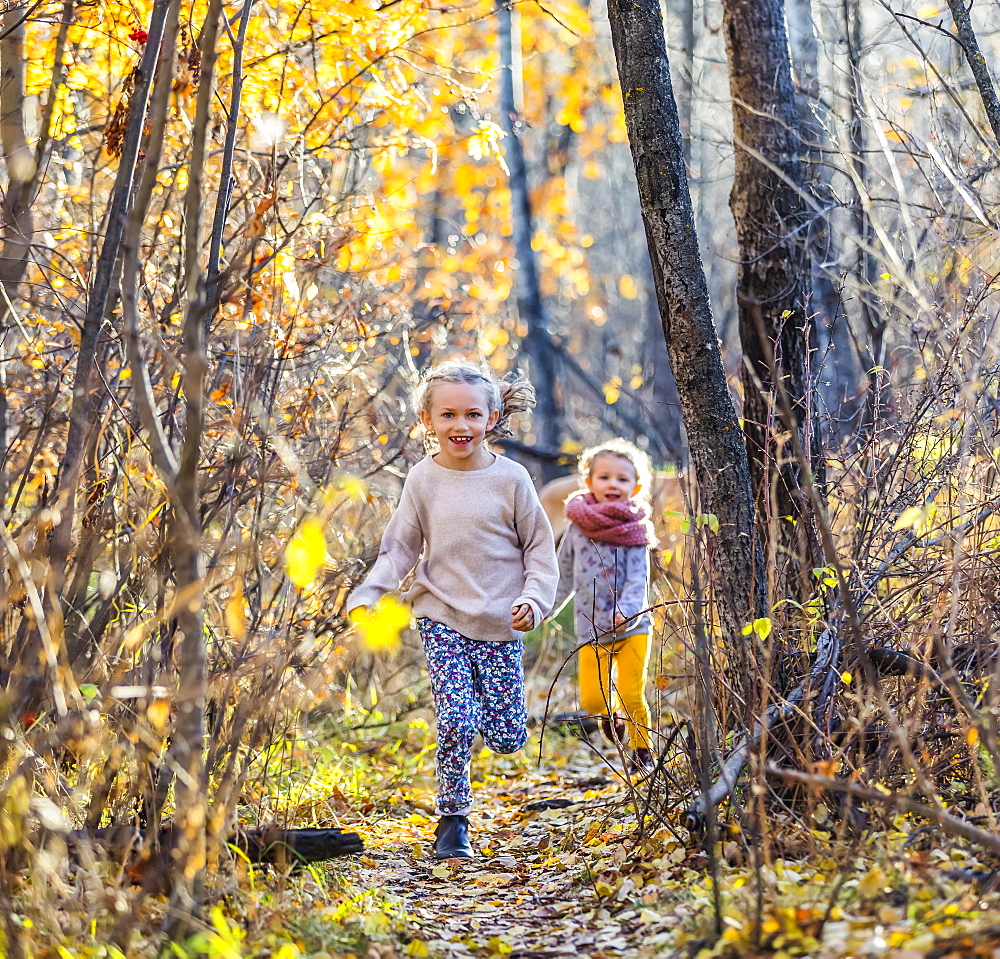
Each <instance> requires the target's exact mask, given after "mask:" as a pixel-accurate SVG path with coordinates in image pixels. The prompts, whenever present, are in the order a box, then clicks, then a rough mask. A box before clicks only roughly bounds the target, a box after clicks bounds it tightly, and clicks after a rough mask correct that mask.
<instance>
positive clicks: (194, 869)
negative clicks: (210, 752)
mask: <svg viewBox="0 0 1000 959" xmlns="http://www.w3.org/2000/svg"><path fill="white" fill-rule="evenodd" d="M222 3H223V0H209V4H208V11H207V13H206V16H205V24H204V26H203V27H202V33H201V77H200V80H199V86H198V103H197V108H196V113H195V120H194V137H193V140H192V143H191V163H190V167H189V181H188V189H187V194H186V196H185V202H184V221H185V235H184V243H185V249H184V259H185V276H186V280H187V299H188V307H187V312H186V314H185V316H184V368H185V369H184V444H183V447H182V449H181V455H180V459H179V463H178V469H177V473H176V476H175V478H174V481H173V483H171V484H170V487H169V493H170V501H171V506H172V507H173V542H172V544H171V546H172V552H173V555H174V560H175V567H174V568H175V577H176V583H177V593H176V597H177V598H176V599H175V602H176V603H177V632H178V636H179V644H178V648H177V653H176V662H177V668H178V674H179V675H178V690H177V725H176V728H175V734H174V740H173V742H172V744H171V749H170V762H171V765H172V766H173V769H174V772H175V775H176V777H177V780H176V784H175V787H174V788H175V794H176V797H177V828H178V843H179V845H178V847H177V861H176V862H175V864H174V870H173V888H174V892H173V896H172V899H171V905H172V906H173V910H172V915H171V918H170V921H169V925H168V933H169V935H170V937H171V938H172V939H173V940H175V941H183V940H184V939H185V938H187V936H188V935H190V934H191V932H192V931H193V929H194V926H193V923H192V920H193V918H194V917H196V916H197V915H198V913H199V912H200V910H201V907H202V904H203V899H204V883H205V866H206V863H207V855H208V848H207V847H208V840H207V834H206V832H207V823H208V800H207V795H206V792H207V782H206V780H205V704H206V701H207V698H208V668H207V663H206V649H205V627H204V589H205V584H204V569H203V565H204V564H203V560H202V543H201V537H202V530H201V515H200V512H199V509H198V459H199V455H200V452H201V437H202V432H203V428H204V416H205V413H204V396H205V375H206V372H207V369H208V363H207V358H206V353H205V320H206V317H207V316H208V315H209V314H210V313H211V310H212V304H211V303H210V302H209V300H208V296H209V289H208V283H207V281H206V277H205V275H204V273H203V271H202V270H201V269H200V268H199V263H198V258H199V251H200V249H201V218H202V208H203V198H202V190H203V181H204V167H205V152H206V150H205V144H206V138H207V132H208V128H209V126H210V121H211V109H212V102H213V97H214V80H215V63H216V59H217V50H216V46H217V42H218V35H219V25H220V19H221V15H222V9H223V6H222ZM226 188H227V185H226V184H225V183H222V184H220V187H219V189H220V190H222V191H224V190H226Z"/></svg>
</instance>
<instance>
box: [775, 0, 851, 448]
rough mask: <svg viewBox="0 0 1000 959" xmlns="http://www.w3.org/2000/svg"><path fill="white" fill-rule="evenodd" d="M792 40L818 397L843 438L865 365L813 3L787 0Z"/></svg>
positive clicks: (832, 426) (828, 420) (832, 427)
mask: <svg viewBox="0 0 1000 959" xmlns="http://www.w3.org/2000/svg"><path fill="white" fill-rule="evenodd" d="M786 15H787V22H788V39H789V46H790V48H791V56H792V68H793V80H794V83H795V93H796V103H797V105H798V115H799V132H800V134H801V137H802V147H803V150H802V156H803V160H804V162H805V164H806V166H805V170H804V171H803V172H804V174H805V179H806V182H807V183H808V186H809V190H810V196H811V199H812V206H813V212H812V215H811V217H810V223H809V227H808V229H807V230H806V231H805V237H806V238H807V239H808V242H809V249H810V252H811V258H812V267H813V277H812V282H813V291H814V295H813V299H812V301H811V306H812V309H811V312H812V314H813V316H814V317H815V318H816V332H817V336H818V341H817V343H816V344H815V345H816V348H817V367H818V368H817V370H816V376H815V378H816V379H817V380H818V381H819V383H818V387H817V396H818V397H821V398H822V400H823V404H822V405H823V407H824V414H826V415H824V417H823V419H824V422H825V423H827V424H828V425H829V428H830V432H831V434H842V433H843V431H844V427H845V426H846V425H847V423H848V422H849V421H850V419H851V414H852V412H853V410H854V407H855V405H856V402H857V393H858V384H859V380H860V375H861V371H860V364H859V362H858V355H857V350H856V349H855V347H854V342H853V339H852V335H851V328H850V325H849V323H848V321H847V316H846V313H845V311H844V308H843V306H842V303H841V296H840V290H839V285H840V277H839V266H840V263H839V261H840V246H841V241H840V237H839V235H838V233H837V230H836V229H834V225H833V223H832V222H831V215H832V214H833V212H834V211H835V210H836V209H838V207H839V202H838V200H837V198H836V197H835V196H834V191H833V190H832V189H831V186H830V175H831V164H830V163H828V162H827V158H828V157H829V156H830V155H831V153H832V151H833V150H834V146H835V145H834V144H833V143H832V142H831V139H830V134H829V132H828V131H829V130H830V129H832V128H833V126H834V124H832V123H831V122H830V119H831V118H830V111H829V109H828V107H827V106H826V105H825V104H824V101H823V90H822V86H821V83H820V67H819V39H818V38H819V33H818V29H817V24H816V21H815V16H814V9H813V3H812V0H787V9H786Z"/></svg>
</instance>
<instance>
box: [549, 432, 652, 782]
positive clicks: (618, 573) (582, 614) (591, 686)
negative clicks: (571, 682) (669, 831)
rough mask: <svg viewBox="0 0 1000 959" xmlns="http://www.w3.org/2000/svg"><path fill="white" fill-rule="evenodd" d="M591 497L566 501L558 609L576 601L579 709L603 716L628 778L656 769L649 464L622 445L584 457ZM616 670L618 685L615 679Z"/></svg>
mask: <svg viewBox="0 0 1000 959" xmlns="http://www.w3.org/2000/svg"><path fill="white" fill-rule="evenodd" d="M580 472H581V473H582V475H583V477H584V482H585V483H586V486H587V492H583V491H581V492H579V493H575V494H573V495H572V496H571V497H570V498H569V499H568V500H567V501H566V518H567V519H568V520H569V526H568V528H567V530H566V534H565V536H564V537H563V540H562V543H561V545H560V547H559V591H558V593H557V595H556V609H559V608H560V607H561V606H563V605H564V604H565V602H566V601H567V600H568V599H569V597H570V596H575V599H574V605H575V613H574V622H575V624H576V637H577V642H578V643H583V642H586V641H587V639H588V638H589V639H590V640H591V642H590V644H589V645H586V646H583V647H582V648H581V649H580V658H579V683H580V706H581V708H582V709H584V710H585V711H586V712H589V713H594V714H596V715H599V716H600V717H601V718H602V719H601V726H602V729H604V730H605V733H606V734H607V735H608V736H609V738H611V739H612V741H613V742H615V743H616V744H617V745H625V743H624V739H625V734H626V731H627V734H628V744H629V746H630V747H631V755H630V758H629V761H628V772H629V775H630V776H633V777H635V778H645V777H646V776H648V775H649V774H650V773H651V772H652V770H653V757H652V752H651V749H650V738H649V733H650V715H649V706H648V704H647V702H646V695H645V688H646V671H647V667H648V664H649V649H650V643H649V635H650V629H651V620H650V615H649V612H648V606H649V601H648V594H649V549H650V547H651V546H652V545H653V544H654V543H655V538H654V535H653V527H652V524H651V523H650V522H649V519H648V518H647V517H648V512H649V510H648V507H647V505H646V503H645V501H644V500H639V497H640V496H641V495H644V493H645V491H646V490H647V489H649V486H650V482H651V468H650V462H649V457H648V456H646V454H645V453H643V452H642V451H641V450H640V449H638V448H637V447H635V446H634V445H633V444H631V443H629V442H627V441H626V440H623V439H616V440H613V441H611V442H610V443H605V444H603V445H601V446H596V447H594V448H593V449H589V450H587V451H586V452H584V454H583V455H582V456H581V458H580ZM616 667H617V679H615V678H613V672H614V671H615V668H616Z"/></svg>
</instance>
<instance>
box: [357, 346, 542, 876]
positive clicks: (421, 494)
mask: <svg viewBox="0 0 1000 959" xmlns="http://www.w3.org/2000/svg"><path fill="white" fill-rule="evenodd" d="M534 403H535V392H534V390H533V389H532V387H531V384H530V383H528V381H527V380H526V379H524V377H522V376H519V375H518V376H514V377H513V378H508V379H506V380H503V381H501V380H497V379H496V378H495V377H494V375H493V374H492V373H491V372H490V371H489V370H486V369H483V368H481V367H479V366H476V365H474V364H472V363H469V362H466V361H463V360H453V361H450V362H446V363H443V364H441V365H440V366H437V367H434V368H433V369H431V370H430V371H429V372H428V373H427V374H426V375H425V377H424V380H423V383H422V385H421V387H420V390H419V392H418V394H417V408H418V410H419V412H420V420H421V422H422V423H423V426H424V429H425V430H426V432H427V435H428V437H430V438H432V439H433V440H434V441H435V443H434V445H436V447H437V450H436V452H431V453H429V454H428V455H427V456H426V457H425V458H424V459H423V460H421V461H420V462H419V463H417V465H416V466H414V467H413V469H411V470H410V472H409V474H408V475H407V477H406V482H405V483H404V485H403V494H402V497H401V499H400V501H399V505H398V506H397V507H396V511H395V512H394V513H393V515H392V518H391V519H390V520H389V523H388V525H387V526H386V529H385V533H384V534H383V535H382V544H381V546H380V548H379V555H378V559H377V560H376V561H375V565H374V566H373V567H372V569H371V572H370V573H369V574H368V576H367V577H366V578H365V580H364V582H363V583H362V584H361V585H360V586H359V587H358V588H357V589H356V590H355V591H354V592H353V593H352V594H351V596H350V598H349V600H348V603H347V610H348V615H351V614H352V613H353V612H354V611H355V610H358V609H359V608H362V607H369V606H371V605H373V604H374V603H376V602H377V601H378V600H379V599H380V598H381V597H382V596H383V595H384V594H385V593H387V592H392V591H394V590H397V589H399V587H400V584H401V583H402V582H403V580H404V579H405V578H406V576H407V575H408V574H409V573H410V571H411V570H412V569H413V568H414V566H416V574H415V577H414V580H413V585H412V586H410V588H409V590H408V591H407V593H406V597H405V598H406V600H407V601H408V602H409V603H410V605H411V606H412V607H413V612H414V614H415V615H416V617H417V625H418V627H419V629H420V637H421V640H422V641H423V647H424V653H425V655H426V657H427V667H428V670H429V671H430V677H431V688H432V690H433V693H434V707H435V712H436V716H437V776H438V796H437V812H438V815H439V816H440V820H439V821H438V825H437V829H436V830H435V835H436V840H435V843H434V855H435V856H436V857H437V858H438V859H449V858H452V857H461V858H469V857H471V856H473V855H474V852H473V850H472V845H471V843H470V841H469V820H468V816H469V810H470V809H471V807H472V786H471V781H470V776H469V767H470V763H471V759H472V743H473V740H474V738H475V736H476V733H477V732H481V733H482V735H483V738H484V740H485V741H486V745H487V746H489V748H490V749H492V750H493V751H494V752H498V753H513V752H516V751H517V750H519V749H521V748H522V747H523V746H524V743H525V741H526V739H527V735H528V732H527V726H526V720H527V713H526V710H525V704H524V673H523V666H522V657H523V655H524V643H523V641H522V640H521V638H520V636H519V635H518V634H519V633H523V632H527V631H528V630H529V629H531V628H533V627H534V626H535V625H537V624H538V623H540V622H541V621H542V618H543V617H544V616H545V615H546V614H547V613H548V611H549V609H550V608H551V606H552V600H553V598H554V596H555V590H556V584H557V582H558V578H559V572H558V568H557V566H556V557H555V547H554V544H553V539H552V529H551V527H550V526H549V522H548V520H547V519H546V517H545V513H544V511H543V510H542V507H541V504H540V503H539V502H538V495H537V494H536V493H535V487H534V485H533V484H532V482H531V477H530V476H529V475H528V472H527V470H525V469H524V467H523V466H520V465H519V464H517V463H514V462H513V461H511V460H509V459H507V458H506V457H503V456H500V455H499V454H497V453H494V452H493V451H492V450H490V449H489V448H488V446H487V442H488V441H489V440H491V439H498V438H501V437H504V436H510V435H511V433H510V430H509V428H508V426H507V422H508V419H509V418H510V416H511V415H512V414H514V413H518V412H521V411H523V410H527V409H530V408H531V407H532V406H534Z"/></svg>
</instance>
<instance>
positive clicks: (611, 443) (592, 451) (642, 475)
mask: <svg viewBox="0 0 1000 959" xmlns="http://www.w3.org/2000/svg"><path fill="white" fill-rule="evenodd" d="M602 453H607V454H609V455H611V456H620V457H621V458H622V459H625V460H628V461H629V462H630V463H631V464H632V468H633V469H634V470H635V479H636V483H637V484H638V485H639V492H638V493H637V494H636V497H635V498H636V499H637V500H639V501H640V502H641V503H642V504H644V505H648V503H649V497H650V494H651V492H652V485H653V462H652V460H651V459H650V458H649V455H648V454H647V453H645V452H643V451H642V450H641V449H639V447H638V446H636V445H635V444H634V443H630V442H629V441H628V440H626V439H623V438H622V437H620V436H619V437H616V438H615V439H613V440H608V441H607V442H606V443H600V444H599V445H597V446H591V447H589V448H588V449H585V450H584V451H583V452H582V453H581V454H580V460H579V462H578V464H577V468H578V469H579V471H580V475H581V476H582V477H583V478H584V479H586V478H587V477H589V476H590V474H591V472H592V471H593V469H594V460H596V459H597V457H598V456H600V455H601V454H602Z"/></svg>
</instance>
